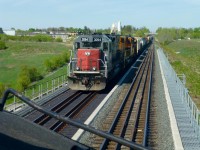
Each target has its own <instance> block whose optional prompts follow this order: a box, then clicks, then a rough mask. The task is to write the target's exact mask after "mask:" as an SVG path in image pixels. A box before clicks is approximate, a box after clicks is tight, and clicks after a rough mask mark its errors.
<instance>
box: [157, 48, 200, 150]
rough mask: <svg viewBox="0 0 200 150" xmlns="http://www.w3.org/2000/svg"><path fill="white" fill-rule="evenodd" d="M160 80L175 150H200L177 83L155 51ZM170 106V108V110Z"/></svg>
mask: <svg viewBox="0 0 200 150" xmlns="http://www.w3.org/2000/svg"><path fill="white" fill-rule="evenodd" d="M157 54H158V57H159V62H160V68H161V72H162V78H163V82H164V85H165V84H166V85H165V95H166V99H168V100H169V101H170V102H169V103H168V110H169V116H170V122H171V130H172V134H173V139H174V143H175V149H200V141H199V139H198V136H197V133H196V132H195V129H194V127H193V125H192V123H191V122H192V121H191V117H190V114H189V113H188V110H187V106H185V103H184V102H183V101H182V98H181V95H180V94H179V91H178V87H177V84H176V83H177V81H176V80H175V79H174V78H173V76H172V74H171V72H170V68H169V64H168V62H167V60H166V57H165V56H164V54H163V52H162V50H161V49H158V50H157ZM170 104H171V106H172V108H171V110H170Z"/></svg>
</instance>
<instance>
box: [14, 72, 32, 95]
mask: <svg viewBox="0 0 200 150" xmlns="http://www.w3.org/2000/svg"><path fill="white" fill-rule="evenodd" d="M17 83H18V88H19V90H20V91H23V90H25V89H26V88H28V86H29V84H30V83H31V80H30V78H29V77H28V76H26V75H22V76H19V77H18V80H17Z"/></svg>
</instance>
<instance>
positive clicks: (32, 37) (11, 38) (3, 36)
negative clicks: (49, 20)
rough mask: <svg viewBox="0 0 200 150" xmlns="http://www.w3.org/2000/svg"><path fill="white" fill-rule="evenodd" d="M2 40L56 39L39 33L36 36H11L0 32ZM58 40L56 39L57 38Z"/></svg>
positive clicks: (31, 40) (36, 40)
mask: <svg viewBox="0 0 200 150" xmlns="http://www.w3.org/2000/svg"><path fill="white" fill-rule="evenodd" d="M0 40H1V41H30V42H53V41H54V39H53V38H52V37H51V36H49V35H43V34H37V35H35V36H9V35H5V34H0ZM55 41H56V40H55Z"/></svg>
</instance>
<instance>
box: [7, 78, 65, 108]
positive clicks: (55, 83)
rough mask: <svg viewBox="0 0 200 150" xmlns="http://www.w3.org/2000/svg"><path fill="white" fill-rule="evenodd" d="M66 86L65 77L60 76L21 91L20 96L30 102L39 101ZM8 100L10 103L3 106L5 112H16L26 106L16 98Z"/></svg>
mask: <svg viewBox="0 0 200 150" xmlns="http://www.w3.org/2000/svg"><path fill="white" fill-rule="evenodd" d="M66 84H67V75H61V76H58V77H55V78H53V79H51V80H48V81H45V82H43V83H40V84H37V85H34V86H31V87H30V88H28V89H26V90H25V91H23V92H22V93H21V94H22V95H24V96H26V97H29V99H31V100H39V99H41V98H43V97H44V96H48V95H49V94H51V93H53V92H54V91H56V90H58V89H60V88H62V87H64V86H66ZM10 99H11V101H12V102H11V103H10V104H8V105H6V106H5V110H7V111H17V110H19V109H21V108H23V107H24V106H26V104H25V103H22V101H20V100H19V99H18V98H17V97H16V96H13V97H12V98H10Z"/></svg>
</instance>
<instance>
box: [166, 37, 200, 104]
mask: <svg viewBox="0 0 200 150" xmlns="http://www.w3.org/2000/svg"><path fill="white" fill-rule="evenodd" d="M162 47H163V49H164V50H165V52H166V53H167V55H168V57H169V60H170V63H171V64H172V66H173V68H174V69H175V71H176V72H177V74H183V73H184V74H185V75H186V87H187V88H188V90H189V93H190V95H191V96H192V98H193V100H194V101H195V103H196V104H197V105H198V106H199V108H200V39H198V40H177V41H175V42H171V43H170V44H168V45H163V46H162Z"/></svg>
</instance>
